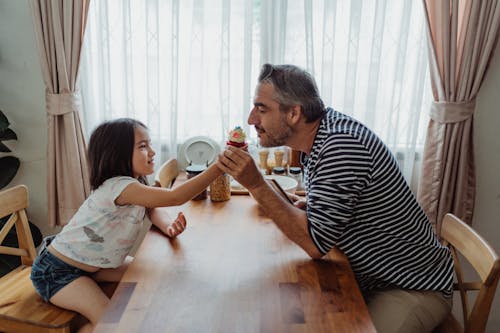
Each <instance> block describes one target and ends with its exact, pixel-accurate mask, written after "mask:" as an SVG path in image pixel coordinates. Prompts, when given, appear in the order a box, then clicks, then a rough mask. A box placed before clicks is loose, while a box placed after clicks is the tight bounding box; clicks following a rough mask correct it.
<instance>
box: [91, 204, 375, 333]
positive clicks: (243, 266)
mask: <svg viewBox="0 0 500 333" xmlns="http://www.w3.org/2000/svg"><path fill="white" fill-rule="evenodd" d="M168 209H169V213H170V214H171V215H172V216H175V215H176V213H177V212H178V211H182V212H184V214H185V216H186V219H187V221H188V222H187V223H188V225H187V228H186V230H185V231H184V232H183V233H182V234H181V235H179V236H178V237H177V238H175V239H168V238H167V237H165V236H163V235H162V234H161V232H159V231H158V230H157V229H156V228H155V227H152V228H151V229H150V230H149V231H148V232H147V234H146V236H145V238H144V240H143V242H142V244H141V245H140V247H139V250H138V252H137V253H136V255H135V259H134V260H133V262H132V264H131V265H130V266H129V267H128V269H127V271H126V272H125V275H124V276H123V278H122V280H121V282H120V283H119V285H118V287H117V289H116V291H115V293H114V294H113V296H112V298H111V303H110V306H109V307H108V309H107V311H106V313H105V314H104V315H103V317H102V318H101V320H100V321H99V323H98V325H97V327H96V330H95V331H94V332H102V333H104V332H106V333H110V332H117V333H118V332H119V333H124V332H188V333H191V332H193V333H195V332H200V333H201V332H203V333H207V332H231V333H234V332H249V333H255V332H263V333H264V332H314V333H319V332H376V331H375V328H374V326H373V323H372V321H371V318H370V315H369V313H368V310H367V307H366V304H365V302H364V300H363V297H362V295H361V292H360V290H359V287H358V284H357V283H356V280H355V278H354V274H353V272H352V270H351V267H350V265H349V261H348V260H347V258H346V257H345V256H344V255H343V254H342V253H341V252H340V251H338V250H335V249H334V250H332V251H330V252H329V253H328V254H327V255H326V256H325V257H323V258H322V259H315V260H313V259H311V258H310V257H309V256H308V255H307V254H306V253H305V252H304V251H303V250H302V249H301V248H300V247H299V246H297V245H296V244H294V243H293V242H291V241H290V240H289V239H288V238H287V237H286V236H285V235H284V234H283V233H282V232H281V231H280V230H279V229H278V228H277V227H276V225H275V224H274V223H273V222H272V221H271V220H270V219H268V218H267V217H266V216H265V215H264V214H263V213H262V212H261V210H260V209H259V207H258V204H257V203H256V201H255V200H253V198H252V197H251V196H248V195H233V196H232V197H231V199H230V200H229V201H225V202H212V201H210V198H207V199H206V200H201V201H189V202H188V203H186V204H184V205H182V206H179V207H169V208H168Z"/></svg>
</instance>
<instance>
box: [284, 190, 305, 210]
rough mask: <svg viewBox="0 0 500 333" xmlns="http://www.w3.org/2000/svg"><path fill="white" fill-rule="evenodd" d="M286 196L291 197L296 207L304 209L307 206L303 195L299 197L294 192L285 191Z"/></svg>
mask: <svg viewBox="0 0 500 333" xmlns="http://www.w3.org/2000/svg"><path fill="white" fill-rule="evenodd" d="M287 195H288V197H289V198H290V199H292V202H293V205H294V206H295V207H297V208H300V209H302V210H305V209H306V207H307V202H306V198H305V197H301V196H299V195H296V194H291V193H287Z"/></svg>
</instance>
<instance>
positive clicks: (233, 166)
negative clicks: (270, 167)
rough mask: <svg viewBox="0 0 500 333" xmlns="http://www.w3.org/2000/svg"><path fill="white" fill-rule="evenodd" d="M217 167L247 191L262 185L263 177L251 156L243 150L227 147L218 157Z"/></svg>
mask: <svg viewBox="0 0 500 333" xmlns="http://www.w3.org/2000/svg"><path fill="white" fill-rule="evenodd" d="M218 165H219V167H220V168H221V170H222V171H224V172H226V173H228V174H230V175H231V176H233V178H234V179H236V181H237V182H238V183H240V184H241V185H242V186H244V187H245V188H247V189H248V190H249V191H251V190H252V189H253V188H256V187H258V186H259V185H261V184H263V183H264V177H263V176H262V174H261V173H260V171H259V169H258V168H257V165H256V164H255V161H254V160H253V158H252V156H251V155H250V154H249V153H248V152H247V151H245V150H243V149H239V148H236V147H232V146H227V149H226V150H224V152H222V154H220V155H219V164H218Z"/></svg>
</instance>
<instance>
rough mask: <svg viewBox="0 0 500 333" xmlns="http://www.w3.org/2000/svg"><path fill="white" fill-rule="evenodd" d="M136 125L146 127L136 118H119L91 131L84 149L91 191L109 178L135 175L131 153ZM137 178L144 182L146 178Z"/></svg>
mask: <svg viewBox="0 0 500 333" xmlns="http://www.w3.org/2000/svg"><path fill="white" fill-rule="evenodd" d="M139 126H142V127H144V128H147V127H146V125H144V124H143V123H141V122H140V121H138V120H135V119H131V118H120V119H115V120H109V121H106V122H104V123H102V124H101V125H99V126H98V127H97V128H96V129H95V130H94V131H93V132H92V135H91V136H90V140H89V147H88V149H87V154H88V159H89V165H90V186H91V188H92V190H95V189H97V188H98V187H99V186H101V185H102V183H104V182H105V181H106V180H107V179H109V178H112V177H116V176H129V177H134V172H133V169H132V154H133V152H134V144H135V129H136V128H137V127H139ZM139 181H140V182H141V183H144V184H146V183H147V181H146V179H145V177H141V179H139Z"/></svg>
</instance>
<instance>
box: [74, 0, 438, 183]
mask: <svg viewBox="0 0 500 333" xmlns="http://www.w3.org/2000/svg"><path fill="white" fill-rule="evenodd" d="M424 23H425V20H424V17H423V8H422V4H421V3H420V2H418V1H400V0H378V1H376V0H363V1H362V0H353V1H334V0H324V1H319V0H315V1H312V0H274V1H272V0H260V1H259V0H253V1H250V0H182V1H181V0H156V1H152V0H151V1H149V0H148V1H138V0H107V1H92V2H91V8H90V13H89V19H88V23H87V34H86V41H85V43H86V44H85V45H84V56H83V63H82V69H81V80H82V82H81V85H82V95H83V102H84V109H85V114H84V121H85V124H86V128H87V133H89V132H90V131H91V130H92V129H93V128H94V127H95V126H96V125H97V124H98V123H99V122H101V121H102V120H104V119H110V118H115V117H122V116H127V117H134V118H138V119H140V120H142V121H143V122H145V123H146V124H147V125H148V127H149V128H150V131H151V136H152V140H153V141H154V142H155V144H156V150H157V153H158V155H157V156H158V159H159V160H160V161H163V160H165V159H166V158H168V157H170V156H175V155H176V153H177V147H178V145H179V144H180V143H182V142H183V141H184V140H186V139H188V138H189V137H192V136H198V135H205V136H209V137H211V138H213V139H214V140H216V141H217V142H221V143H222V142H223V141H224V137H225V135H226V133H227V131H228V130H229V129H230V128H231V127H233V126H235V125H242V126H243V127H244V128H245V129H246V130H247V133H249V134H250V136H251V138H255V133H254V132H253V131H252V130H251V129H249V128H248V126H247V124H246V118H247V115H248V111H249V110H250V108H251V105H252V96H253V90H254V87H255V83H256V78H257V76H258V72H259V69H260V66H261V65H262V64H263V63H265V62H270V63H292V64H295V65H298V66H301V67H303V68H305V69H307V70H308V71H310V72H311V73H313V75H314V76H315V78H316V80H317V83H318V86H319V89H320V91H321V94H322V96H323V99H324V101H325V104H327V105H329V106H332V107H334V108H335V109H337V110H339V111H341V112H344V113H346V114H349V115H352V116H354V117H356V118H358V119H359V120H361V121H363V122H364V123H365V124H367V125H368V126H369V127H371V128H372V129H374V130H375V132H376V133H377V134H378V135H379V136H380V137H381V138H382V139H383V140H384V141H385V142H386V143H387V144H388V145H389V146H390V148H391V149H393V151H394V152H395V153H396V155H397V157H398V160H399V162H400V163H401V166H402V168H403V171H404V173H405V176H406V177H407V180H408V181H409V182H410V183H414V181H415V179H414V177H415V175H416V173H415V171H418V168H416V167H415V163H414V162H415V161H416V160H418V158H417V157H418V153H419V152H420V150H421V148H422V146H423V141H424V134H425V133H424V132H425V128H424V127H425V125H426V124H427V120H428V115H427V110H428V107H429V104H428V103H430V101H431V100H432V99H431V96H430V91H431V89H430V86H428V85H429V82H428V70H427V55H426V47H425V28H424ZM158 165H159V163H158Z"/></svg>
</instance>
